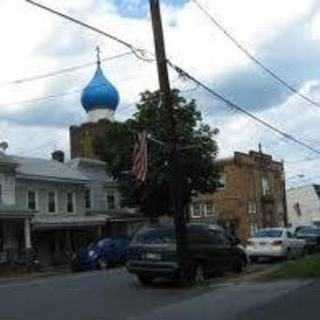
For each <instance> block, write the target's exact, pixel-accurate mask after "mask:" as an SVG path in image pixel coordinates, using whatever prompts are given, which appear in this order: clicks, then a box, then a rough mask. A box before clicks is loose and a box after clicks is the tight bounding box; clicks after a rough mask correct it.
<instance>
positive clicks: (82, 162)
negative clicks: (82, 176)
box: [67, 157, 106, 168]
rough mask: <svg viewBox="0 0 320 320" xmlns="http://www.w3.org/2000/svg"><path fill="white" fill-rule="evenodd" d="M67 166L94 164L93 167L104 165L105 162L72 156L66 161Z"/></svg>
mask: <svg viewBox="0 0 320 320" xmlns="http://www.w3.org/2000/svg"><path fill="white" fill-rule="evenodd" d="M67 164H68V165H69V166H73V167H76V166H94V167H103V168H105V167H106V162H105V161H101V160H96V159H89V158H81V157H80V158H74V159H71V160H70V161H68V162H67Z"/></svg>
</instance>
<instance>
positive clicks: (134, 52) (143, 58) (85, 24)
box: [25, 0, 154, 62]
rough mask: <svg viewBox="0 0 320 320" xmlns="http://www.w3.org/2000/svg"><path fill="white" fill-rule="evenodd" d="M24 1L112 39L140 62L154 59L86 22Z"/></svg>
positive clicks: (28, 0) (143, 51)
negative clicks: (129, 51)
mask: <svg viewBox="0 0 320 320" xmlns="http://www.w3.org/2000/svg"><path fill="white" fill-rule="evenodd" d="M25 1H26V2H28V3H30V4H32V5H34V6H36V7H39V8H41V9H43V10H46V11H48V12H50V13H52V14H54V15H57V16H60V17H62V18H64V19H66V20H69V21H71V22H73V23H76V24H78V25H80V26H82V27H85V28H87V29H90V30H92V31H94V32H97V33H99V34H101V35H103V36H105V37H107V38H109V39H112V40H114V41H116V42H118V43H120V44H121V45H123V46H125V47H127V48H128V49H130V50H131V51H132V53H133V54H134V55H135V56H136V57H137V58H138V59H140V60H143V61H145V62H154V58H150V57H149V58H147V57H146V54H147V53H148V52H147V51H146V50H144V49H141V48H137V47H135V46H133V45H132V44H131V43H129V42H127V41H124V40H122V39H120V38H119V37H116V36H114V35H112V34H110V33H108V32H105V31H102V30H100V29H98V28H96V27H94V26H92V25H89V24H88V23H86V22H83V21H81V20H79V19H76V18H74V17H71V16H69V15H66V14H64V13H62V12H59V11H57V10H54V9H52V8H49V7H47V6H45V5H43V4H40V3H38V2H36V1H32V0H25Z"/></svg>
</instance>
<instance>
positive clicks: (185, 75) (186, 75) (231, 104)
mask: <svg viewBox="0 0 320 320" xmlns="http://www.w3.org/2000/svg"><path fill="white" fill-rule="evenodd" d="M26 1H27V2H29V3H31V4H33V5H35V6H38V7H40V8H42V9H44V10H46V11H49V12H51V13H53V14H55V15H58V16H60V17H63V18H65V19H67V20H69V21H72V22H74V23H76V24H78V25H81V26H83V27H85V28H88V29H90V30H92V31H95V32H97V33H99V34H101V35H103V36H105V37H108V38H110V39H112V40H114V41H116V42H118V43H120V44H122V45H124V46H126V47H127V48H129V49H131V50H132V51H133V53H135V55H136V56H137V58H139V59H141V60H143V61H146V62H154V58H153V59H152V60H151V59H145V58H143V57H141V56H139V54H138V53H140V54H141V53H142V55H143V56H144V55H146V53H148V51H147V50H142V49H137V48H135V47H134V46H133V45H132V44H130V43H128V42H126V41H123V40H122V39H120V38H118V37H115V36H113V35H111V34H109V33H107V32H104V31H102V30H100V29H98V28H96V27H93V26H91V25H89V24H87V23H85V22H82V21H80V20H78V19H75V18H73V17H70V16H68V15H65V14H63V13H61V12H58V11H56V10H53V9H51V8H49V7H46V6H44V5H42V4H39V3H37V2H35V1H32V0H26ZM152 56H153V57H154V55H153V54H152ZM167 64H168V65H169V66H170V67H171V68H172V69H173V70H175V71H176V72H177V73H178V74H179V75H180V76H181V77H182V78H187V79H189V80H191V81H193V82H194V83H195V84H197V85H199V87H202V88H203V89H205V90H206V91H207V92H209V93H210V94H211V95H212V96H213V97H215V98H217V99H219V100H220V101H222V102H224V103H225V104H226V105H227V106H229V107H231V108H232V109H234V110H236V111H239V112H240V113H242V114H244V115H246V116H247V117H249V118H251V119H253V120H254V121H256V122H258V123H260V124H261V125H263V126H265V127H267V128H269V129H270V130H272V131H273V132H275V133H277V134H279V135H281V136H283V137H285V138H286V139H287V140H289V141H292V142H294V143H296V144H298V145H300V146H302V147H304V148H306V149H308V150H311V151H313V152H315V153H317V154H320V151H319V150H317V149H315V148H313V147H312V146H310V145H308V144H307V143H305V142H303V141H301V140H299V139H297V138H296V137H294V136H293V135H291V134H288V133H286V132H285V131H283V130H281V129H278V128H277V127H275V126H273V125H272V124H270V123H268V122H267V121H265V120H263V119H261V118H259V117H258V116H256V115H254V114H252V113H251V112H249V111H248V110H246V109H244V108H243V107H240V106H239V105H237V104H236V103H234V102H232V101H231V100H229V99H227V98H226V97H224V96H223V95H221V94H220V93H218V92H216V91H215V90H213V89H211V88H209V87H208V86H207V85H206V84H204V83H202V82H201V81H200V80H198V79H197V78H195V77H194V76H192V75H191V74H189V73H187V72H186V71H185V70H183V69H181V68H180V67H179V66H177V65H175V64H173V63H172V62H171V61H170V60H169V59H167ZM319 107H320V105H319Z"/></svg>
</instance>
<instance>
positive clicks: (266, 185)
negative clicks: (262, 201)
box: [262, 177, 270, 196]
mask: <svg viewBox="0 0 320 320" xmlns="http://www.w3.org/2000/svg"><path fill="white" fill-rule="evenodd" d="M268 194H270V185H269V181H268V179H267V178H266V177H263V178H262V195H264V196H265V195H268Z"/></svg>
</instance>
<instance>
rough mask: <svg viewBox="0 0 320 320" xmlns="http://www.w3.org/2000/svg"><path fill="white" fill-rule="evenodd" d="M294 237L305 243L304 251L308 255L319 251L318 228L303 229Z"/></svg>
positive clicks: (319, 235) (319, 230)
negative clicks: (305, 250)
mask: <svg viewBox="0 0 320 320" xmlns="http://www.w3.org/2000/svg"><path fill="white" fill-rule="evenodd" d="M295 236H296V237H297V238H298V239H303V240H305V242H306V249H307V251H308V252H309V253H312V252H315V251H317V250H320V228H314V227H304V228H301V229H299V230H298V231H297V232H296V233H295Z"/></svg>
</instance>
